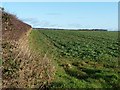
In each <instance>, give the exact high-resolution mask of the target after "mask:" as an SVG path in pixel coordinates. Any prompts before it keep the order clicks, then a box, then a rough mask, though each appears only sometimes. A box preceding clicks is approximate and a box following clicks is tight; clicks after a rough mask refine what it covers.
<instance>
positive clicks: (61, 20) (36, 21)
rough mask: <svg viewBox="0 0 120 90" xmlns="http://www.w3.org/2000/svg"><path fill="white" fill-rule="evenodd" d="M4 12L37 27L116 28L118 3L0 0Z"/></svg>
mask: <svg viewBox="0 0 120 90" xmlns="http://www.w3.org/2000/svg"><path fill="white" fill-rule="evenodd" d="M2 6H3V7H4V8H5V10H6V11H8V12H10V13H13V14H15V15H17V16H18V18H20V19H21V20H23V21H24V22H26V23H28V24H30V25H32V26H33V27H39V28H70V29H80V28H87V29H88V28H104V29H109V30H117V27H118V3H117V2H34V3H33V2H3V3H2Z"/></svg>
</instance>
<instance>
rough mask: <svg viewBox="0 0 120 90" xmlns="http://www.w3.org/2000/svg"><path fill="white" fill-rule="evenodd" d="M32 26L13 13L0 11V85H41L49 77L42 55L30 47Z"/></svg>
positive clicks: (5, 86) (27, 86)
mask: <svg viewBox="0 0 120 90" xmlns="http://www.w3.org/2000/svg"><path fill="white" fill-rule="evenodd" d="M31 30H32V27H31V26H30V25H28V24H26V23H24V22H22V21H21V20H19V19H18V18H17V17H16V16H15V15H12V14H10V13H7V12H4V11H2V48H3V51H2V52H3V54H2V66H3V67H2V68H3V70H2V83H3V84H2V85H3V88H11V87H12V88H14V87H15V88H42V87H44V85H45V84H46V83H49V81H50V80H51V77H50V75H49V74H48V73H46V72H47V71H48V67H45V66H47V65H49V69H50V70H51V68H52V66H51V64H50V63H49V62H48V61H49V59H48V58H47V56H46V55H44V56H41V55H40V54H39V53H37V51H36V50H34V47H31V46H30V43H32V42H30V41H29V38H30V37H29V35H30V33H31Z"/></svg>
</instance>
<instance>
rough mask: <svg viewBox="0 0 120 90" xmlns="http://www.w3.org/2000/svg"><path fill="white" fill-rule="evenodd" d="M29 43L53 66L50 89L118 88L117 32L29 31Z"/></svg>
mask: <svg viewBox="0 0 120 90" xmlns="http://www.w3.org/2000/svg"><path fill="white" fill-rule="evenodd" d="M30 41H31V42H32V43H31V46H32V47H34V49H36V51H38V52H39V53H40V54H41V55H44V54H45V53H47V55H48V57H50V58H52V61H53V62H54V66H55V69H56V73H55V76H54V80H53V82H52V83H51V84H50V85H49V87H50V88H117V87H120V84H119V81H120V75H119V73H120V70H119V68H118V56H119V51H118V48H119V47H120V45H119V43H118V33H117V32H108V31H69V30H68V31H67V30H66V31H65V30H33V31H32V32H31V34H30Z"/></svg>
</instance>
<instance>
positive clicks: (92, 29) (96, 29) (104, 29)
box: [33, 28, 108, 31]
mask: <svg viewBox="0 0 120 90" xmlns="http://www.w3.org/2000/svg"><path fill="white" fill-rule="evenodd" d="M33 29H34V30H76V31H108V30H107V29H58V28H33Z"/></svg>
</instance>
